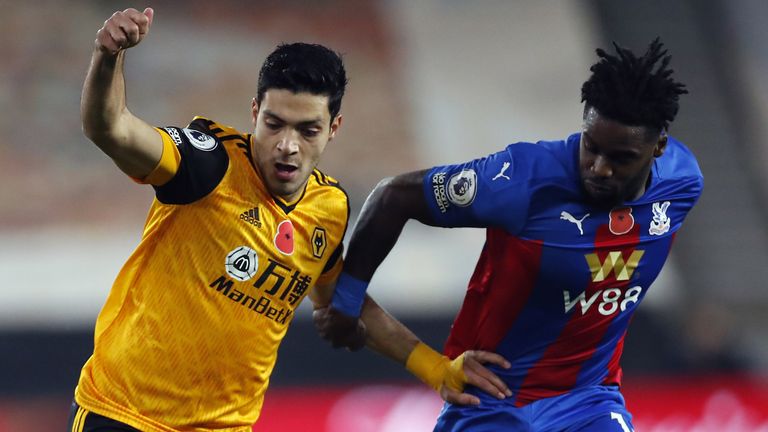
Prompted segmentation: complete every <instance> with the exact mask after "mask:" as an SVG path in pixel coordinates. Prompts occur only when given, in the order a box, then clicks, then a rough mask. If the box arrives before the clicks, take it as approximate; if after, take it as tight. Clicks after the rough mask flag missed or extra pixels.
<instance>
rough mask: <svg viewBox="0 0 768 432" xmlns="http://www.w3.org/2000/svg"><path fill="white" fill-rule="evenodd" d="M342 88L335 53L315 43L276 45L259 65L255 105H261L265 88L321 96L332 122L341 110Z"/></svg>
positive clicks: (341, 71) (341, 70) (343, 81)
mask: <svg viewBox="0 0 768 432" xmlns="http://www.w3.org/2000/svg"><path fill="white" fill-rule="evenodd" d="M346 86H347V73H346V71H345V70H344V62H343V61H342V60H341V56H340V55H339V54H337V53H336V52H334V51H332V50H330V49H328V48H326V47H324V46H322V45H318V44H308V43H302V42H296V43H291V44H280V45H278V46H277V48H275V50H274V51H272V53H271V54H269V56H267V59H266V60H264V64H263V65H262V66H261V70H260V71H259V84H258V89H257V93H256V102H257V103H259V104H261V101H262V100H263V99H264V93H266V92H267V90H269V89H285V90H290V91H292V92H294V93H300V92H308V93H312V94H315V95H325V96H328V112H330V113H331V121H333V119H334V118H336V115H338V114H339V111H340V110H341V99H342V97H344V90H345V88H346Z"/></svg>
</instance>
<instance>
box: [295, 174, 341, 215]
mask: <svg viewBox="0 0 768 432" xmlns="http://www.w3.org/2000/svg"><path fill="white" fill-rule="evenodd" d="M305 198H306V199H310V200H312V202H313V205H315V206H317V207H318V208H320V209H322V210H326V211H329V212H332V213H338V212H341V213H345V214H348V213H349V195H347V191H345V190H344V188H343V187H341V184H340V183H339V181H338V180H336V179H335V178H333V177H331V176H329V175H326V174H325V173H323V172H322V171H320V170H319V169H317V168H315V170H314V171H312V174H311V175H310V176H309V179H308V180H307V192H306V196H305Z"/></svg>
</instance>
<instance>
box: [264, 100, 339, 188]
mask: <svg viewBox="0 0 768 432" xmlns="http://www.w3.org/2000/svg"><path fill="white" fill-rule="evenodd" d="M252 117H253V124H254V132H253V141H254V146H255V148H254V152H253V159H254V163H255V165H256V167H257V168H258V170H259V173H260V174H261V176H262V178H263V179H264V182H265V183H266V186H267V188H268V189H269V191H270V192H271V193H272V194H273V195H276V196H279V197H281V198H283V199H284V200H286V201H289V202H290V201H293V200H295V199H296V198H298V197H299V196H300V195H301V193H302V192H303V191H304V185H305V184H306V183H307V179H308V178H309V176H310V174H312V170H313V169H314V168H315V166H317V163H318V162H319V161H320V155H322V153H323V150H324V149H325V145H326V144H328V141H330V140H331V139H333V137H334V136H335V135H336V131H337V130H338V128H339V126H340V125H341V115H338V116H336V118H335V119H334V120H333V122H331V117H330V113H329V112H328V97H327V96H319V95H314V94H311V93H293V92H291V91H290V90H283V89H270V90H267V91H266V92H265V93H264V98H263V99H262V101H261V104H260V105H259V104H257V103H256V100H255V99H254V100H253V102H252Z"/></svg>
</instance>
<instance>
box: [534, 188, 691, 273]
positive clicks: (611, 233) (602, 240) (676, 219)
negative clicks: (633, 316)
mask: <svg viewBox="0 0 768 432" xmlns="http://www.w3.org/2000/svg"><path fill="white" fill-rule="evenodd" d="M532 210H533V211H532V212H531V214H530V215H529V219H528V220H529V223H528V224H527V225H526V227H525V229H524V231H523V232H522V233H521V237H523V238H526V239H531V240H534V241H536V242H538V243H539V244H540V245H541V246H540V248H541V249H540V261H539V263H540V265H541V269H543V270H545V271H542V272H541V273H540V278H541V281H542V282H545V285H552V286H566V285H569V286H572V285H573V283H574V281H583V282H584V283H591V284H593V285H595V286H602V285H604V284H608V285H611V284H613V285H616V284H618V285H624V284H638V285H641V286H644V287H647V286H648V285H650V283H651V282H652V281H653V280H654V279H655V278H656V276H657V275H658V273H659V271H660V270H661V268H662V266H663V264H664V262H665V260H666V258H667V255H668V253H669V249H670V246H671V242H672V238H673V236H672V234H673V233H674V232H675V231H676V229H677V228H678V227H679V224H680V222H681V218H682V216H681V215H680V214H679V213H676V212H675V208H674V203H673V202H670V201H659V202H650V203H643V204H638V205H631V206H620V207H616V208H613V209H607V210H599V209H595V208H589V207H587V206H584V205H582V204H579V203H576V202H570V203H569V202H564V203H562V204H559V205H556V204H550V205H540V206H538V207H534V208H533V209H532Z"/></svg>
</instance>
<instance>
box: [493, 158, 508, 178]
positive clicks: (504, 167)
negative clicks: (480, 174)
mask: <svg viewBox="0 0 768 432" xmlns="http://www.w3.org/2000/svg"><path fill="white" fill-rule="evenodd" d="M508 168H509V162H504V165H502V166H501V171H499V173H498V174H496V176H495V177H494V178H492V179H491V181H494V180H496V179H497V178H501V177H504V178H505V179H507V180H510V178H509V177H508V176H507V175H505V174H504V172H505V171H506V170H507V169H508Z"/></svg>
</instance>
